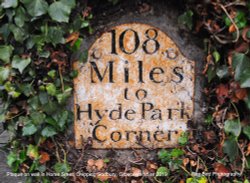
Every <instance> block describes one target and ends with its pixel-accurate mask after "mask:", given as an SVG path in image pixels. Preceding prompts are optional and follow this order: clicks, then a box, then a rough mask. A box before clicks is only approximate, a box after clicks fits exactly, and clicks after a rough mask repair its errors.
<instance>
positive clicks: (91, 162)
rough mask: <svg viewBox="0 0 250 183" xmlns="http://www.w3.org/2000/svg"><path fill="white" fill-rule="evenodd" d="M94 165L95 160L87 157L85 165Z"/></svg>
mask: <svg viewBox="0 0 250 183" xmlns="http://www.w3.org/2000/svg"><path fill="white" fill-rule="evenodd" d="M94 165H95V160H93V159H89V160H88V162H87V166H94Z"/></svg>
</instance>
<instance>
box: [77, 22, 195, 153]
mask: <svg viewBox="0 0 250 183" xmlns="http://www.w3.org/2000/svg"><path fill="white" fill-rule="evenodd" d="M194 64H195V62H194V61H191V60H188V59H187V58H185V57H184V56H183V54H182V53H181V51H180V50H179V48H178V47H177V46H176V44H175V43H174V42H173V41H172V40H171V39H170V38H169V37H168V36H167V35H166V34H165V33H164V32H162V31H161V30H160V29H158V28H156V27H154V26H151V25H147V24H141V23H130V24H122V25H118V26H116V27H113V28H111V29H110V30H108V31H107V32H105V33H103V34H102V35H101V36H100V37H99V38H98V39H97V40H96V41H95V42H94V43H93V44H92V46H91V47H90V48H89V50H88V59H87V62H85V63H81V62H76V63H75V64H74V68H75V69H77V70H78V72H79V74H78V76H77V78H75V79H74V89H75V92H74V113H75V123H74V128H75V140H76V148H81V147H82V144H83V143H86V142H87V141H92V148H94V149H111V148H116V149H126V148H145V147H147V148H166V147H174V146H176V145H177V144H178V138H179V136H180V135H181V134H182V133H183V132H185V131H186V130H187V122H188V120H190V119H192V117H193V111H194V90H195V89H194V83H195V77H194V75H195V73H194V72H195V71H194V70H195V67H194Z"/></svg>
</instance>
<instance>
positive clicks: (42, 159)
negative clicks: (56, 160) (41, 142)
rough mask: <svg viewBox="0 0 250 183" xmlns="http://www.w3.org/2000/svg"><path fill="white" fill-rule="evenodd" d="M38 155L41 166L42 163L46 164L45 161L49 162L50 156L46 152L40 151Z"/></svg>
mask: <svg viewBox="0 0 250 183" xmlns="http://www.w3.org/2000/svg"><path fill="white" fill-rule="evenodd" d="M39 154H40V160H39V162H40V163H41V164H44V163H46V162H47V161H49V160H50V155H49V154H48V153H47V152H44V151H40V152H39Z"/></svg>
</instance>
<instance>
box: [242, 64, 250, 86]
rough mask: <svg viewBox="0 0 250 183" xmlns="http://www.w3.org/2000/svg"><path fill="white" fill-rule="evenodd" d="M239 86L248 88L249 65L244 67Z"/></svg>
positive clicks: (249, 83)
mask: <svg viewBox="0 0 250 183" xmlns="http://www.w3.org/2000/svg"><path fill="white" fill-rule="evenodd" d="M240 87H241V88H250V67H248V68H245V70H244V71H243V72H242V74H241V77H240Z"/></svg>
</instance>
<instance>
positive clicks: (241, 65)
mask: <svg viewBox="0 0 250 183" xmlns="http://www.w3.org/2000/svg"><path fill="white" fill-rule="evenodd" d="M232 66H233V68H234V69H235V76H234V78H235V80H236V81H239V80H240V78H241V75H242V73H243V71H244V70H245V69H246V68H248V67H250V59H249V58H248V57H247V56H246V55H245V54H243V53H235V54H234V55H233V62H232Z"/></svg>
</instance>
